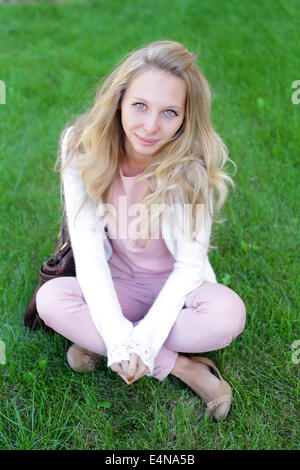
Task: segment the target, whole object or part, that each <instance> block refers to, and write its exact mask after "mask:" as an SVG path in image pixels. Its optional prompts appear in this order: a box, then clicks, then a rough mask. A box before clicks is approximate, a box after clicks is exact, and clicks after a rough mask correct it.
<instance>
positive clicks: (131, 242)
mask: <svg viewBox="0 0 300 470" xmlns="http://www.w3.org/2000/svg"><path fill="white" fill-rule="evenodd" d="M124 173H125V170H124V167H123V166H120V167H119V173H118V175H117V177H116V179H115V181H114V187H113V194H112V198H111V200H110V201H109V203H111V204H113V206H114V207H115V209H116V214H117V215H118V214H119V212H118V211H119V204H120V201H121V199H120V198H121V197H123V198H124V199H123V201H125V200H126V198H127V214H124V212H123V211H122V212H121V214H122V215H121V217H120V225H119V227H118V229H117V230H116V224H115V223H114V221H113V219H109V221H108V225H107V228H108V237H109V238H110V243H111V245H112V249H113V255H112V257H111V258H110V259H109V261H108V263H109V266H110V269H111V273H112V277H113V278H121V277H122V278H126V279H130V278H131V279H133V278H134V279H137V278H138V279H144V280H146V279H148V280H149V278H152V277H159V278H161V279H163V278H164V279H166V278H167V277H168V276H169V274H170V273H171V272H172V269H173V265H174V262H175V260H174V257H173V256H172V254H171V253H170V251H169V250H168V248H167V246H166V244H165V242H164V240H163V238H162V235H161V231H160V234H159V239H152V240H151V242H150V244H149V245H148V246H146V247H144V248H143V247H141V246H140V244H139V239H136V240H135V239H131V238H130V233H129V228H130V226H131V227H135V226H137V225H138V223H137V222H134V220H136V221H138V219H139V213H137V214H138V215H136V216H130V215H129V214H128V213H129V210H130V206H131V205H133V204H137V203H140V201H141V200H142V198H143V196H144V194H145V191H146V189H147V182H146V181H140V182H138V184H137V185H136V186H135V188H134V187H133V185H134V182H135V180H136V179H137V178H138V176H139V174H140V173H139V174H138V175H135V176H125V175H124ZM121 204H122V203H121ZM121 207H122V208H123V207H125V204H124V202H123V204H122V206H121ZM126 217H127V224H126ZM126 225H127V226H126ZM120 234H122V236H124V238H120V237H119V236H117V235H120ZM140 240H142V239H141V238H140Z"/></svg>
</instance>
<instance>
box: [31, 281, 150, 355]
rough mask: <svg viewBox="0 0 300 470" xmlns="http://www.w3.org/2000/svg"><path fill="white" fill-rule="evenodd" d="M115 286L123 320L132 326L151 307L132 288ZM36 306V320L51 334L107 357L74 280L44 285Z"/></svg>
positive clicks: (117, 284) (146, 297)
mask: <svg viewBox="0 0 300 470" xmlns="http://www.w3.org/2000/svg"><path fill="white" fill-rule="evenodd" d="M114 284H115V289H116V293H117V296H118V299H119V301H120V304H121V307H122V311H123V314H124V315H125V316H126V318H128V319H129V320H130V321H133V322H135V321H138V320H140V319H141V318H143V316H144V315H145V314H146V312H147V311H148V310H149V308H150V305H151V302H150V300H149V297H148V296H147V294H146V295H145V296H144V298H141V295H140V296H138V295H137V290H136V288H135V286H134V285H131V286H130V284H128V283H127V284H126V283H125V282H119V281H118V280H115V281H114ZM99 302H101V290H99ZM36 304H37V311H38V314H39V316H40V317H41V319H42V320H43V321H44V322H45V323H46V325H48V326H50V327H51V328H52V329H53V330H54V331H56V332H57V333H59V334H61V335H62V336H64V337H65V338H67V339H69V340H70V341H72V342H73V343H75V344H77V345H79V346H81V347H83V348H85V349H87V350H88V351H92V352H94V353H97V354H100V355H101V356H106V354H107V350H106V346H105V344H104V341H103V339H102V337H101V335H100V334H99V333H98V331H97V329H96V327H95V326H94V323H93V320H92V317H91V315H90V313H89V308H88V306H87V304H86V302H85V299H84V296H83V294H82V291H81V288H80V286H79V284H78V281H77V278H76V277H59V278H55V279H51V280H50V281H47V282H46V283H45V284H43V285H42V286H41V287H40V289H39V290H38V292H37V295H36Z"/></svg>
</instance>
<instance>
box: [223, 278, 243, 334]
mask: <svg viewBox="0 0 300 470" xmlns="http://www.w3.org/2000/svg"><path fill="white" fill-rule="evenodd" d="M224 287H225V286H224ZM217 317H218V319H220V324H221V325H222V328H223V330H224V332H226V335H227V336H228V337H230V336H231V337H232V339H234V338H236V337H237V336H238V335H239V334H241V333H242V331H243V330H244V327H245V324H246V307H245V304H244V302H243V300H242V299H241V297H240V296H239V295H238V294H237V293H236V292H234V291H233V290H232V289H230V288H229V287H226V296H225V297H224V298H223V299H222V303H221V304H218V316H217Z"/></svg>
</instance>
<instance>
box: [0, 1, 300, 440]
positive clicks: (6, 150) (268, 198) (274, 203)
mask: <svg viewBox="0 0 300 470" xmlns="http://www.w3.org/2000/svg"><path fill="white" fill-rule="evenodd" d="M0 20H1V43H0V80H3V81H5V83H6V104H5V105H0V135H1V138H0V155H1V162H0V172H1V183H2V191H1V194H0V197H1V205H0V216H1V219H0V220H1V224H0V229H1V232H0V237H1V245H0V250H1V251H0V253H1V256H0V272H1V287H0V289H1V310H0V312H1V313H0V315H1V323H0V339H1V340H3V341H4V342H5V345H6V356H7V360H6V364H0V448H1V449H296V448H299V434H298V435H297V430H299V421H298V418H297V413H298V416H299V408H298V409H297V407H298V403H299V382H298V379H299V364H295V363H294V362H295V361H294V362H293V361H292V354H293V352H294V350H293V349H292V346H291V345H292V343H293V342H294V341H295V340H298V339H300V334H299V264H298V259H297V255H298V250H299V244H297V242H298V240H299V235H298V234H299V225H298V218H297V215H298V213H299V205H298V191H297V189H298V188H297V183H298V182H299V165H297V163H298V162H299V155H298V153H299V150H298V149H299V147H300V132H299V123H300V104H299V105H295V104H292V102H291V95H292V93H293V91H294V90H293V89H292V88H291V84H292V82H293V81H294V80H297V79H298V80H299V79H300V76H299V48H300V40H299V39H300V38H299V20H300V9H299V7H298V2H297V1H296V0H295V1H294V0H288V1H279V0H278V1H273V2H269V1H267V0H263V1H252V2H240V1H238V0H232V1H229V2H223V1H221V0H216V1H213V2H205V1H199V0H184V1H182V0H173V1H166V0H152V1H151V2H144V1H143V0H135V1H129V0H128V1H126V2H123V1H121V0H117V1H112V2H107V1H104V0H100V1H90V2H83V1H77V2H62V3H55V2H54V3H51V4H49V3H47V2H37V3H32V4H1V5H0ZM157 39H173V40H177V41H179V42H182V43H183V44H185V45H186V46H187V47H188V48H190V49H191V50H193V51H194V52H196V54H197V55H198V64H199V65H200V67H201V68H202V70H203V72H204V73H205V75H206V76H207V78H208V80H209V82H210V83H211V85H212V88H213V106H212V120H213V123H214V125H215V128H216V130H217V132H218V133H219V134H220V135H221V136H222V138H223V139H224V141H225V143H226V144H227V146H228V148H229V150H230V156H231V158H232V159H233V160H234V161H235V162H236V164H237V166H238V172H237V175H236V176H235V178H234V180H235V183H236V185H237V189H236V191H235V192H233V191H231V192H230V195H229V198H228V200H227V203H226V205H225V207H224V209H223V211H222V216H224V217H225V218H226V222H224V223H223V224H221V225H216V226H214V229H213V237H212V242H213V243H214V244H216V245H217V246H218V250H215V251H213V252H212V253H211V255H210V260H211V263H212V265H213V267H214V270H215V272H216V275H217V278H218V281H219V282H224V283H226V284H227V285H228V286H229V287H231V288H232V289H233V290H235V291H236V292H237V293H238V294H239V295H240V296H241V297H242V299H243V300H244V302H245V304H246V308H247V323H246V327H245V330H244V332H243V334H242V335H241V336H239V337H238V338H237V339H236V340H235V341H233V343H231V345H230V346H228V347H227V348H225V349H223V350H218V351H215V352H210V353H207V354H205V355H207V356H209V357H212V358H213V359H215V360H216V361H217V363H218V365H219V367H220V370H221V372H222V373H223V375H224V377H225V378H226V379H227V380H228V381H229V382H230V384H231V385H232V388H233V393H234V400H233V406H232V411H231V414H230V415H229V417H228V419H227V420H226V421H224V422H221V423H217V422H213V421H210V420H208V419H207V418H206V417H204V411H205V407H204V405H203V404H202V402H201V401H200V399H199V398H198V397H197V396H196V395H195V394H194V393H193V392H192V391H191V390H189V389H188V388H187V387H186V386H185V385H184V384H183V383H181V382H179V381H178V380H177V379H175V378H174V377H171V376H170V377H168V378H167V379H166V380H165V381H163V382H162V383H159V382H157V381H156V380H155V379H153V378H148V377H143V378H142V379H140V380H139V381H138V382H137V383H135V384H134V385H132V386H129V387H128V386H126V384H125V383H124V382H123V381H122V380H121V379H120V378H119V377H118V376H116V374H115V373H114V372H112V371H111V370H109V369H107V367H106V362H105V361H104V363H103V365H102V366H101V367H100V368H99V369H97V371H95V372H94V373H91V374H90V375H84V376H81V375H79V374H76V373H74V372H72V371H71V370H70V369H69V368H68V366H67V364H66V361H65V353H66V350H67V347H68V342H67V340H66V339H64V338H63V337H61V336H59V335H55V336H54V337H51V336H48V335H47V334H45V333H43V332H41V331H39V332H36V333H33V332H30V331H28V330H26V329H25V328H24V327H23V326H22V315H23V312H24V310H25V309H26V307H27V304H28V302H29V300H30V297H31V295H32V292H33V289H34V287H35V285H36V282H37V280H38V269H39V266H40V265H41V264H42V262H43V261H44V259H46V258H47V257H48V256H49V255H50V254H51V252H52V249H53V246H54V242H55V239H56V234H57V231H58V226H59V217H60V208H59V179H58V174H56V173H54V172H53V171H52V170H53V165H54V162H55V158H56V150H57V142H58V136H59V133H60V130H61V129H62V127H63V126H64V125H65V122H66V121H69V120H71V119H72V118H73V117H74V116H75V115H77V114H78V113H80V112H82V111H83V110H84V109H85V108H86V107H87V106H89V105H90V104H91V103H92V98H93V92H94V90H95V87H96V85H97V83H98V81H99V80H100V78H101V77H102V75H103V74H106V73H108V72H110V71H111V70H112V69H113V67H114V66H115V64H116V62H117V61H118V60H119V59H120V58H121V57H122V56H123V55H125V54H126V53H127V52H129V51H130V50H132V49H134V48H137V47H140V46H141V45H142V44H146V43H148V42H150V41H153V40H157ZM229 168H230V169H231V167H229ZM297 248H298V250H297Z"/></svg>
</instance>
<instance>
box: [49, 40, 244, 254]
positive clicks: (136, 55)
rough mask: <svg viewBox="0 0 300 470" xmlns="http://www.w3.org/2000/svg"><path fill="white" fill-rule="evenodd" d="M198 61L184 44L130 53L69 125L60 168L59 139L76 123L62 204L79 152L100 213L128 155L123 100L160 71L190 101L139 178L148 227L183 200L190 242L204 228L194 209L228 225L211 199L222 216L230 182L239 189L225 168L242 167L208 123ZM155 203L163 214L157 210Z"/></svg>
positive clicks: (162, 44) (86, 183)
mask: <svg viewBox="0 0 300 470" xmlns="http://www.w3.org/2000/svg"><path fill="white" fill-rule="evenodd" d="M196 60H197V56H196V55H195V54H194V53H192V52H190V51H189V50H187V49H186V48H185V47H184V46H183V45H182V44H180V43H178V42H175V41H155V42H152V43H150V44H148V45H146V46H144V47H142V48H140V49H138V50H134V51H133V52H130V53H129V54H127V55H126V56H125V57H124V58H123V59H122V60H121V61H120V62H119V63H118V64H117V67H116V68H115V69H114V70H113V71H112V72H111V73H110V74H109V75H108V76H106V77H104V78H103V79H102V80H101V81H100V83H99V85H98V86H97V89H96V96H95V101H94V104H93V106H92V107H91V109H89V110H88V111H87V112H86V113H84V114H81V115H80V116H78V117H77V118H76V119H75V121H74V122H73V123H68V124H67V125H66V126H65V128H64V130H63V131H62V133H61V136H60V143H59V152H58V159H57V161H56V163H55V171H57V166H58V163H59V162H60V161H61V142H62V140H63V137H64V134H65V131H66V129H67V128H68V127H69V126H70V125H72V126H73V133H72V135H71V138H70V141H69V145H68V149H67V156H66V163H65V165H62V164H61V165H60V170H59V171H60V172H61V200H62V174H63V171H64V168H65V166H66V165H68V162H69V161H70V160H71V159H72V157H74V155H76V157H77V158H76V165H77V168H78V171H79V174H80V176H81V178H82V180H83V183H84V186H85V189H86V192H87V199H88V198H91V199H92V201H93V202H94V204H95V208H97V207H98V205H99V203H100V202H102V203H105V204H108V203H109V201H110V197H111V191H112V187H113V184H112V183H113V181H114V179H115V177H116V174H117V172H118V166H119V162H120V159H121V158H122V156H123V153H124V135H125V133H124V130H123V128H122V124H121V114H120V113H121V111H120V104H121V101H122V97H123V95H124V92H125V90H126V89H127V87H128V85H129V83H130V82H131V80H132V79H133V78H134V77H135V76H136V75H137V74H138V73H140V72H141V71H143V70H146V69H148V68H150V67H156V68H157V69H159V70H163V71H166V72H169V73H171V74H174V75H176V76H177V77H180V78H182V79H183V80H184V81H185V84H186V103H185V117H184V120H183V123H182V125H181V127H180V129H179V130H178V131H177V132H176V134H175V135H174V136H173V138H172V139H171V140H170V141H169V142H168V143H166V144H165V145H164V146H163V147H161V148H160V149H159V150H158V151H157V152H156V153H155V154H154V155H153V159H152V162H151V164H150V165H149V166H148V167H147V168H146V170H145V171H144V172H143V173H142V174H140V175H139V176H138V177H137V178H136V183H138V182H139V181H142V180H144V179H146V180H147V182H148V189H147V191H146V193H145V195H144V197H143V199H142V201H141V202H140V204H143V205H144V207H145V208H146V214H147V216H148V217H150V218H148V224H147V227H149V226H150V227H153V226H157V225H155V221H154V219H157V217H158V218H159V222H160V223H161V220H162V219H161V217H162V215H163V213H164V210H165V208H166V206H169V205H172V204H174V203H176V202H178V198H179V200H180V201H181V203H183V204H189V205H190V207H192V213H191V215H192V217H191V219H190V220H191V222H190V223H191V225H190V230H191V232H190V233H193V235H191V238H192V239H195V238H196V235H195V234H196V233H198V230H199V229H200V228H201V226H200V225H199V224H200V221H199V218H198V217H197V212H196V207H197V205H198V204H204V207H207V208H208V210H209V213H210V216H211V218H212V220H213V221H214V222H217V223H221V222H223V220H217V219H216V218H214V216H213V212H214V211H213V210H211V207H210V201H213V208H216V210H217V211H219V210H220V209H221V207H222V206H223V204H224V202H225V200H226V198H227V194H228V188H227V185H226V182H227V183H230V184H231V185H232V186H233V187H234V186H235V184H234V182H233V180H232V179H231V177H230V176H229V175H228V174H227V173H226V171H225V168H224V167H225V164H226V162H228V161H230V162H231V163H232V164H233V165H234V166H235V167H236V165H235V163H234V162H233V161H232V160H231V159H230V158H229V157H228V151H227V147H226V145H225V144H224V142H223V141H222V139H221V137H220V136H219V135H218V134H217V133H216V132H215V130H214V129H213V126H212V123H211V119H210V112H211V90H210V85H209V83H208V81H207V80H206V78H205V77H204V75H203V73H202V71H201V69H200V67H199V66H198V65H197V64H196ZM208 198H210V201H209V200H208ZM152 204H156V205H158V206H156V207H159V208H161V209H160V210H158V211H157V210H156V211H154V212H153V211H151V206H152ZM81 207H82V206H81ZM79 210H80V208H79ZM152 223H153V225H152ZM158 226H159V225H158ZM145 239H146V244H147V243H148V242H149V240H150V239H149V238H147V236H146V235H145ZM212 248H215V247H212Z"/></svg>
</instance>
